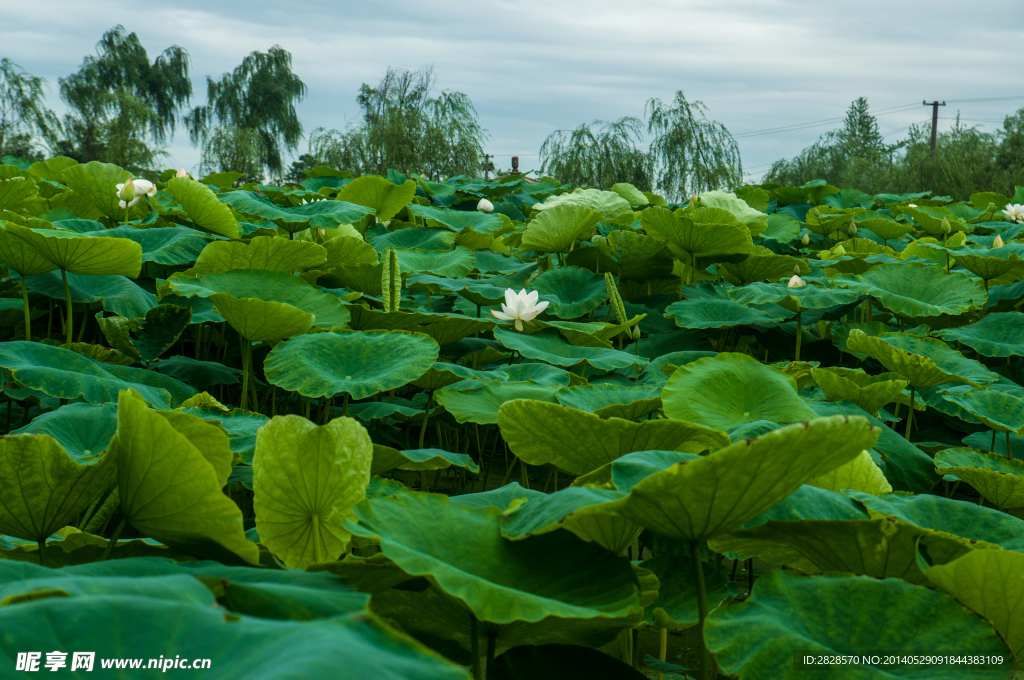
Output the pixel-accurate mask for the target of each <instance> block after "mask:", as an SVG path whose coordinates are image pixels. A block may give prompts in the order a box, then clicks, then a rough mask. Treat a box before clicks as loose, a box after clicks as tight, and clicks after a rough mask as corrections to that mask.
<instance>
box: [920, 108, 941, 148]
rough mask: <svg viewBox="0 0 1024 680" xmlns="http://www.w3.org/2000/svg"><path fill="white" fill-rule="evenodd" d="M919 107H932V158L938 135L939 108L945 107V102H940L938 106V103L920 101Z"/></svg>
mask: <svg viewBox="0 0 1024 680" xmlns="http://www.w3.org/2000/svg"><path fill="white" fill-rule="evenodd" d="M921 105H922V106H930V107H932V156H934V155H935V142H936V139H937V134H938V132H937V130H938V127H939V107H940V106H945V105H946V102H942V103H941V104H940V103H939V102H938V101H933V102H926V101H923V100H922V102H921Z"/></svg>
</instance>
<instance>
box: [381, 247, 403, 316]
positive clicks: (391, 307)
mask: <svg viewBox="0 0 1024 680" xmlns="http://www.w3.org/2000/svg"><path fill="white" fill-rule="evenodd" d="M382 260H383V262H382V264H383V265H384V266H383V267H382V268H381V272H380V297H381V300H383V301H384V311H385V312H397V311H398V307H399V305H400V304H401V300H402V270H401V268H400V267H399V265H398V253H396V252H395V251H394V249H393V248H388V249H387V250H385V251H384V257H383V258H382Z"/></svg>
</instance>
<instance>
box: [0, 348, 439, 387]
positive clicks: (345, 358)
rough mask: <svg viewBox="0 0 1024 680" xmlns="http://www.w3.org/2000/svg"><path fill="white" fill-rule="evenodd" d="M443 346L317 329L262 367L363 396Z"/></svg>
mask: <svg viewBox="0 0 1024 680" xmlns="http://www.w3.org/2000/svg"><path fill="white" fill-rule="evenodd" d="M439 350H440V348H439V347H438V345H437V343H436V342H434V341H433V340H432V339H430V338H429V337H427V336H425V335H423V334H422V333H409V332H407V331H367V332H359V331H333V332H330V333H313V334H310V335H300V336H297V337H294V338H291V339H290V340H287V341H285V342H282V343H281V344H279V345H277V346H276V347H275V348H274V349H272V350H271V351H270V354H268V355H267V358H266V359H265V360H264V362H263V368H264V371H265V373H266V376H267V380H268V381H269V382H270V383H271V384H274V385H277V386H278V387H280V388H282V389H285V390H294V391H296V392H298V393H299V394H301V395H303V396H306V397H313V398H319V397H333V396H334V395H336V394H342V393H345V394H348V395H351V397H352V398H353V399H364V398H366V397H369V396H371V395H374V394H376V393H377V392H382V391H386V390H391V389H395V388H396V387H401V386H402V385H406V384H408V383H410V382H412V381H413V380H416V379H417V378H419V377H420V376H421V375H423V374H424V373H426V372H427V370H429V369H430V367H431V366H433V364H434V362H435V361H437V354H438V351H439ZM0 365H2V364H0Z"/></svg>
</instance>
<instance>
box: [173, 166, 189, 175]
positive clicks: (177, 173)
mask: <svg viewBox="0 0 1024 680" xmlns="http://www.w3.org/2000/svg"><path fill="white" fill-rule="evenodd" d="M174 176H175V177H188V173H187V172H185V168H178V172H176V173H174Z"/></svg>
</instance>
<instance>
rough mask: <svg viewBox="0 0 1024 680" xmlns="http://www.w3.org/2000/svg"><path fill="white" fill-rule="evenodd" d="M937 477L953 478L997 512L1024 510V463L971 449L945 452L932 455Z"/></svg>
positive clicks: (946, 450)
mask: <svg viewBox="0 0 1024 680" xmlns="http://www.w3.org/2000/svg"><path fill="white" fill-rule="evenodd" d="M935 469H936V471H937V472H938V473H939V474H943V475H946V474H952V475H956V476H957V477H958V478H959V479H962V480H963V481H965V482H967V483H968V484H970V485H971V486H973V487H974V488H975V490H977V492H978V493H980V494H981V495H982V496H984V497H985V499H986V500H988V501H989V502H990V503H992V505H994V506H995V507H997V508H999V509H1000V510H1008V509H1012V508H1021V507H1024V462H1022V461H1019V460H1013V459H1008V458H1004V457H1003V456H1000V455H999V454H996V453H981V452H980V451H975V450H974V449H968V448H962V447H961V448H954V449H945V450H944V451H939V452H938V453H936V454H935Z"/></svg>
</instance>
